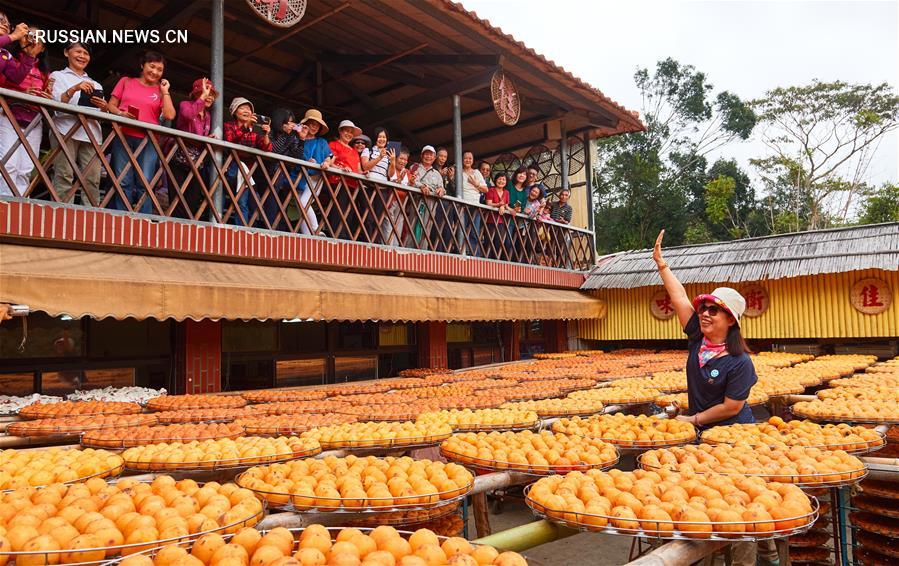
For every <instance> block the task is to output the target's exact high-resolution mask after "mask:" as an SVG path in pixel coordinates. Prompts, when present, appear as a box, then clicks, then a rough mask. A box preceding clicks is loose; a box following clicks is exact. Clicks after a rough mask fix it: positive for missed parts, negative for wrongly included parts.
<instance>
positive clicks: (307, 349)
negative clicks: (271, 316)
mask: <svg viewBox="0 0 899 566" xmlns="http://www.w3.org/2000/svg"><path fill="white" fill-rule="evenodd" d="M279 330H280V332H281V353H282V354H305V353H318V352H324V351H325V350H326V349H327V347H328V345H327V334H328V324H327V323H326V322H312V321H309V322H282V323H280V324H279Z"/></svg>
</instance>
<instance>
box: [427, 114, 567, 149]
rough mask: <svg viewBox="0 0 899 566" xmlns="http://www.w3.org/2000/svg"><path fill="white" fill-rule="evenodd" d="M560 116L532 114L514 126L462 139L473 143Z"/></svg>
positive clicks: (445, 143)
mask: <svg viewBox="0 0 899 566" xmlns="http://www.w3.org/2000/svg"><path fill="white" fill-rule="evenodd" d="M561 117H562V115H561V114H557V115H555V116H546V115H540V116H534V117H533V118H528V119H527V120H523V121H521V122H518V123H517V124H515V125H514V126H499V127H497V128H491V129H489V130H483V131H481V132H478V133H476V134H471V135H466V136H463V138H462V139H463V141H465V142H468V143H473V142H476V141H480V140H483V139H487V138H492V137H493V136H498V135H500V134H507V133H509V132H511V131H514V130H517V129H519V128H527V127H528V126H536V125H538V124H544V123H546V122H549V121H550V120H558V119H559V118H561ZM451 143H452V141H449V142H444V143H441V144H438V145H449V144H451Z"/></svg>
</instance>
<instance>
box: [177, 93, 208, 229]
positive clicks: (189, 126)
mask: <svg viewBox="0 0 899 566" xmlns="http://www.w3.org/2000/svg"><path fill="white" fill-rule="evenodd" d="M218 94H219V93H218V91H216V90H215V88H213V86H212V81H210V80H209V79H207V78H205V77H204V78H201V79H197V80H195V81H194V84H193V88H191V90H190V98H189V99H187V100H184V101H182V102H181V103H180V104H179V105H178V120H177V121H176V122H175V127H176V128H177V129H179V130H181V131H182V132H187V133H190V134H196V135H198V136H208V135H209V132H210V131H211V128H212V115H211V114H210V110H209V109H210V108H212V105H213V103H214V102H215V99H216V98H218ZM184 146H185V147H186V148H187V151H181V148H180V147H179V148H177V149H175V153H174V154H173V155H172V161H171V163H170V166H171V168H172V173H174V174H175V179H174V181H175V182H174V183H172V182H171V181H170V182H169V191H170V193H171V192H172V191H174V190H183V194H184V200H185V201H186V202H187V210H185V209H184V205H183V204H181V203H180V200H178V202H179V204H178V206H176V207H175V212H174V214H175V216H178V217H181V218H194V217H195V216H196V214H197V211H199V209H200V206H201V205H202V203H203V202H204V198H205V197H204V196H203V189H202V188H201V186H200V180H199V179H197V177H196V175H194V174H193V168H192V167H191V164H193V165H194V166H195V167H196V168H197V170H198V172H199V173H200V175H201V176H202V177H203V182H204V183H205V181H206V173H207V172H208V170H209V165H210V163H211V161H210V160H211V159H212V156H211V155H209V154H207V155H206V156H205V157H204V158H203V161H202V162H201V161H200V155H201V154H202V153H203V147H202V145H201V144H198V143H193V142H189V141H186V140H185V142H184ZM188 177H190V180H189V181H187V185H186V186H184V183H185V181H186V180H187V178H188ZM176 186H177V188H176ZM170 199H177V197H176V196H174V195H170ZM210 208H211V205H210V204H209V203H207V204H206V208H205V209H204V211H205V212H209V210H210ZM197 220H201V218H197Z"/></svg>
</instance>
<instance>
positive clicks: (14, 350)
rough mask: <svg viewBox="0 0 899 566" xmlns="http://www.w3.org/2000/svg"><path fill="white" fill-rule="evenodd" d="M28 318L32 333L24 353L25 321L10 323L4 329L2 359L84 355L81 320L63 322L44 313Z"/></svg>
mask: <svg viewBox="0 0 899 566" xmlns="http://www.w3.org/2000/svg"><path fill="white" fill-rule="evenodd" d="M27 318H28V322H27V324H28V334H27V337H26V340H25V348H24V350H23V351H21V352H20V351H19V344H20V343H21V342H22V319H17V320H11V321H7V322H6V323H4V324H3V325H2V326H0V359H4V358H14V359H22V358H74V357H80V356H82V355H84V332H83V330H82V326H81V320H79V319H67V320H63V319H62V318H53V317H51V316H49V315H47V314H44V313H40V312H36V313H33V314H30V315H28V317H27Z"/></svg>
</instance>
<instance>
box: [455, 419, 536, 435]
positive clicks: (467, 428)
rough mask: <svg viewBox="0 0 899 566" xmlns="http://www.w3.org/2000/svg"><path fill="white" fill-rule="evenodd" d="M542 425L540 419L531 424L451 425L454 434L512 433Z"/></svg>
mask: <svg viewBox="0 0 899 566" xmlns="http://www.w3.org/2000/svg"><path fill="white" fill-rule="evenodd" d="M539 424H540V419H536V420H534V421H531V422H521V423H507V424H495V425H488V424H454V423H450V426H451V427H453V432H493V431H497V430H498V431H511V432H521V431H523V430H531V429H534V428H537V426H538V425H539Z"/></svg>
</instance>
